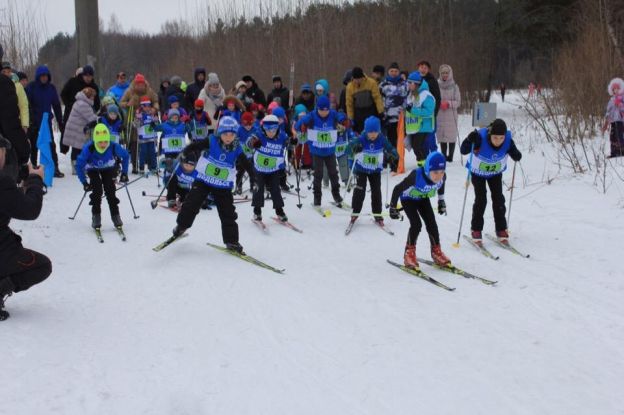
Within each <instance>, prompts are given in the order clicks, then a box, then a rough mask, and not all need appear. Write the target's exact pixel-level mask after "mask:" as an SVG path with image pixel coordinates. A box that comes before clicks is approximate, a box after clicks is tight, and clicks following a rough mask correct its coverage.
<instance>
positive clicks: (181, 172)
mask: <svg viewBox="0 0 624 415" xmlns="http://www.w3.org/2000/svg"><path fill="white" fill-rule="evenodd" d="M178 160H179V162H178V164H177V167H176V169H175V170H174V171H173V174H172V176H171V179H170V180H169V183H168V184H167V207H168V208H169V209H176V208H179V207H180V205H182V203H184V200H185V199H186V196H188V193H189V191H190V190H191V187H192V186H193V182H194V181H195V178H196V177H197V171H196V170H195V165H196V164H197V156H196V155H195V154H188V155H187V156H186V157H185V156H184V155H183V154H181V155H180V157H179V158H178ZM176 198H177V199H178V200H177V201H176Z"/></svg>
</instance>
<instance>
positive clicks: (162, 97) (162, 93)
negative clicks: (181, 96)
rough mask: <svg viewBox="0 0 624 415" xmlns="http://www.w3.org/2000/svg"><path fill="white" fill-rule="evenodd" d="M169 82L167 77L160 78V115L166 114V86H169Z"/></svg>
mask: <svg viewBox="0 0 624 415" xmlns="http://www.w3.org/2000/svg"><path fill="white" fill-rule="evenodd" d="M169 85H171V82H169V78H163V79H161V80H160V86H159V87H158V107H159V108H160V115H161V116H163V115H165V114H166V112H167V110H166V108H167V88H169Z"/></svg>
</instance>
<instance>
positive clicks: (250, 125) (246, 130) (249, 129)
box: [234, 112, 258, 195]
mask: <svg viewBox="0 0 624 415" xmlns="http://www.w3.org/2000/svg"><path fill="white" fill-rule="evenodd" d="M257 128H258V127H257V126H256V119H255V117H254V115H253V114H252V113H251V112H244V113H243V115H241V125H240V127H239V128H238V139H239V141H240V143H241V146H242V147H243V151H244V152H245V156H247V159H249V162H250V163H252V161H251V158H252V157H253V150H252V149H251V148H249V146H248V145H247V141H248V140H249V138H250V137H251V136H252V135H253V134H255V132H256V130H257ZM244 175H245V168H244V167H243V165H242V164H241V163H236V189H235V190H234V194H237V195H241V194H243V176H244ZM253 185H254V182H253V180H251V178H250V180H249V189H251V190H253Z"/></svg>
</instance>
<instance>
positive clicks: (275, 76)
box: [272, 75, 282, 82]
mask: <svg viewBox="0 0 624 415" xmlns="http://www.w3.org/2000/svg"><path fill="white" fill-rule="evenodd" d="M277 81H280V82H282V77H281V76H279V75H273V80H272V82H277Z"/></svg>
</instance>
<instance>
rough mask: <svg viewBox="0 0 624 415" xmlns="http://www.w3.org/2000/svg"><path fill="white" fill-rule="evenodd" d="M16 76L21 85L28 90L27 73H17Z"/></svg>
mask: <svg viewBox="0 0 624 415" xmlns="http://www.w3.org/2000/svg"><path fill="white" fill-rule="evenodd" d="M16 74H17V79H19V83H20V84H22V86H23V87H24V88H26V85H28V75H26V73H25V72H22V71H17V72H16Z"/></svg>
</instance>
